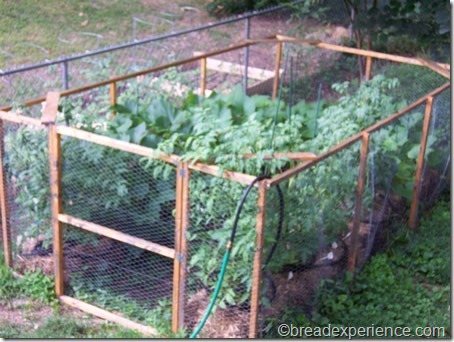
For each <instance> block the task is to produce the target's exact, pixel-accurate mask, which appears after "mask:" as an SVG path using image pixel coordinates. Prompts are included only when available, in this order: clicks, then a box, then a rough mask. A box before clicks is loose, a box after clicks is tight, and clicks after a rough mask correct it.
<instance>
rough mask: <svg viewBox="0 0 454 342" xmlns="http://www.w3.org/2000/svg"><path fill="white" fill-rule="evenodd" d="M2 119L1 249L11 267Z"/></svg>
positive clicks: (1, 122) (0, 129) (11, 256)
mask: <svg viewBox="0 0 454 342" xmlns="http://www.w3.org/2000/svg"><path fill="white" fill-rule="evenodd" d="M4 129H5V128H4V126H3V120H0V164H1V165H0V204H1V206H2V207H1V215H2V236H3V251H4V253H5V263H6V265H7V266H8V267H13V253H12V250H11V226H10V221H9V220H10V216H9V205H8V193H7V188H8V185H7V184H8V183H7V174H8V173H7V170H6V165H5V161H4V156H5V141H4V138H5V132H4Z"/></svg>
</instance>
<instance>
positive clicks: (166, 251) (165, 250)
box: [58, 214, 175, 259]
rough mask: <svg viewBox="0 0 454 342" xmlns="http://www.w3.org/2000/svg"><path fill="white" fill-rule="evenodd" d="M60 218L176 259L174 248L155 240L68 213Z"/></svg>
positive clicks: (70, 223)
mask: <svg viewBox="0 0 454 342" xmlns="http://www.w3.org/2000/svg"><path fill="white" fill-rule="evenodd" d="M58 220H59V221H60V222H61V223H66V224H69V225H71V226H74V227H77V228H80V229H82V230H85V231H87V232H92V233H95V234H98V235H101V236H105V237H108V238H110V239H113V240H116V241H120V242H124V243H126V244H128V245H131V246H134V247H137V248H140V249H143V250H146V251H149V252H153V253H155V254H158V255H162V256H164V257H166V258H170V259H174V258H175V250H174V249H173V248H169V247H166V246H162V245H159V244H157V243H154V242H150V241H147V240H144V239H141V238H138V237H135V236H132V235H128V234H125V233H122V232H119V231H117V230H114V229H112V228H107V227H104V226H101V225H99V224H95V223H92V222H88V221H85V220H82V219H80V218H77V217H74V216H70V215H66V214H58Z"/></svg>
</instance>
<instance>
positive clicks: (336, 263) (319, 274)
mask: <svg viewBox="0 0 454 342" xmlns="http://www.w3.org/2000/svg"><path fill="white" fill-rule="evenodd" d="M360 147H361V143H358V142H357V143H355V144H353V145H352V146H350V147H348V148H346V149H343V150H341V151H339V152H337V153H336V154H334V155H332V156H331V157H329V158H327V159H325V160H323V161H321V162H318V163H317V164H315V165H314V166H312V167H310V168H309V169H307V170H304V171H302V172H301V173H299V174H297V175H295V176H293V177H291V178H290V179H289V180H286V181H284V182H282V183H280V184H279V187H277V186H275V187H272V188H271V189H270V190H269V191H268V194H267V208H266V231H265V237H264V247H263V259H262V269H263V277H262V297H261V307H260V315H259V319H260V324H259V335H261V336H262V337H273V336H278V335H277V328H278V325H279V323H280V318H281V317H283V316H285V317H288V318H289V321H290V320H291V319H292V316H293V318H294V317H295V316H297V315H305V316H306V317H307V318H308V319H310V317H311V315H312V314H313V312H312V308H313V307H314V305H315V302H316V294H317V290H318V289H319V288H320V287H321V286H323V284H324V282H326V281H329V279H332V278H336V277H339V276H341V275H342V274H343V272H344V271H345V270H346V268H347V262H348V260H349V257H350V254H351V253H352V252H353V249H355V248H357V249H358V250H357V254H358V255H361V248H360V247H356V246H354V244H353V243H352V230H353V227H354V224H353V218H354V211H355V193H356V187H357V183H358V173H359V159H360ZM345 170H349V172H345ZM365 234H367V232H365ZM358 246H360V244H358Z"/></svg>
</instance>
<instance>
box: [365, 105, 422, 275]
mask: <svg viewBox="0 0 454 342" xmlns="http://www.w3.org/2000/svg"><path fill="white" fill-rule="evenodd" d="M424 110H425V105H424V104H423V105H420V106H418V107H416V108H415V109H413V110H412V111H410V112H408V113H407V114H406V115H404V116H403V117H401V118H399V119H397V120H395V121H393V122H392V123H391V124H390V125H388V126H385V127H382V128H380V129H379V130H377V131H375V132H373V133H371V135H370V141H369V153H368V164H367V165H368V169H367V182H366V186H365V190H364V197H363V201H362V212H361V226H360V241H361V248H363V249H364V253H363V256H362V257H361V258H358V266H359V267H362V266H363V265H364V263H365V262H366V261H367V260H368V258H369V256H370V255H373V254H375V253H377V252H380V251H383V250H385V249H386V248H387V246H388V244H389V241H387V238H388V237H389V236H391V235H390V233H392V232H393V231H394V230H395V229H396V228H397V227H400V226H406V225H407V224H408V220H409V215H410V206H411V203H412V200H413V191H414V184H415V174H416V169H417V160H418V154H419V148H420V144H421V134H422V124H423V118H424ZM361 231H363V232H361ZM364 232H367V234H364Z"/></svg>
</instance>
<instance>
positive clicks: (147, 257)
mask: <svg viewBox="0 0 454 342" xmlns="http://www.w3.org/2000/svg"><path fill="white" fill-rule="evenodd" d="M63 258H64V263H65V274H64V281H65V294H66V295H69V296H72V297H74V298H76V299H79V300H82V301H85V302H87V303H90V304H92V305H96V306H98V307H100V308H103V309H105V310H108V311H111V312H118V313H120V314H121V315H122V316H124V317H126V318H128V319H131V320H133V321H136V322H139V323H141V324H145V325H150V326H152V327H154V328H157V329H160V331H161V333H165V332H167V333H168V332H170V325H171V312H172V289H173V279H172V276H173V260H172V259H169V258H167V257H164V256H161V255H158V254H155V253H152V252H150V251H146V250H143V249H141V248H137V247H134V246H132V245H128V244H125V243H122V242H118V241H115V240H113V239H110V238H107V237H103V236H100V235H97V234H94V233H90V232H87V231H83V230H81V229H79V228H77V227H73V226H71V225H65V228H64V231H63Z"/></svg>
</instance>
